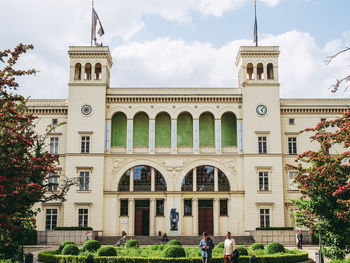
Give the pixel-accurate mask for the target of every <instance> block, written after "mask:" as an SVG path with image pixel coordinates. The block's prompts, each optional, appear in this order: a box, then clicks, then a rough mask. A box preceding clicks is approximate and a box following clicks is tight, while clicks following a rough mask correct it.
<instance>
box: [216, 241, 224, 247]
mask: <svg viewBox="0 0 350 263" xmlns="http://www.w3.org/2000/svg"><path fill="white" fill-rule="evenodd" d="M216 247H217V248H224V247H225V242H220V243H219V244H218V245H217V246H216Z"/></svg>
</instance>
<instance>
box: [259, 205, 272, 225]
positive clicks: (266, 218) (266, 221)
mask: <svg viewBox="0 0 350 263" xmlns="http://www.w3.org/2000/svg"><path fill="white" fill-rule="evenodd" d="M269 226H270V209H260V227H269Z"/></svg>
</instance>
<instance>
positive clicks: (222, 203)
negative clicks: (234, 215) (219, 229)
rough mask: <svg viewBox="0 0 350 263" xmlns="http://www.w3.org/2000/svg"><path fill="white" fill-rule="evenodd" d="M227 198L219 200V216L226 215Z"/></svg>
mask: <svg viewBox="0 0 350 263" xmlns="http://www.w3.org/2000/svg"><path fill="white" fill-rule="evenodd" d="M227 214H228V212H227V200H220V216H227Z"/></svg>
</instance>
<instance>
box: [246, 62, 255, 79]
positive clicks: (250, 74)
mask: <svg viewBox="0 0 350 263" xmlns="http://www.w3.org/2000/svg"><path fill="white" fill-rule="evenodd" d="M247 79H254V68H253V64H252V63H248V65H247Z"/></svg>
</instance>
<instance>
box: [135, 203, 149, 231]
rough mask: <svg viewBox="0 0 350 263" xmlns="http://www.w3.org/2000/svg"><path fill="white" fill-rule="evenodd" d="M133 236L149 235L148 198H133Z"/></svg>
mask: <svg viewBox="0 0 350 263" xmlns="http://www.w3.org/2000/svg"><path fill="white" fill-rule="evenodd" d="M135 236H149V200H135Z"/></svg>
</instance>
